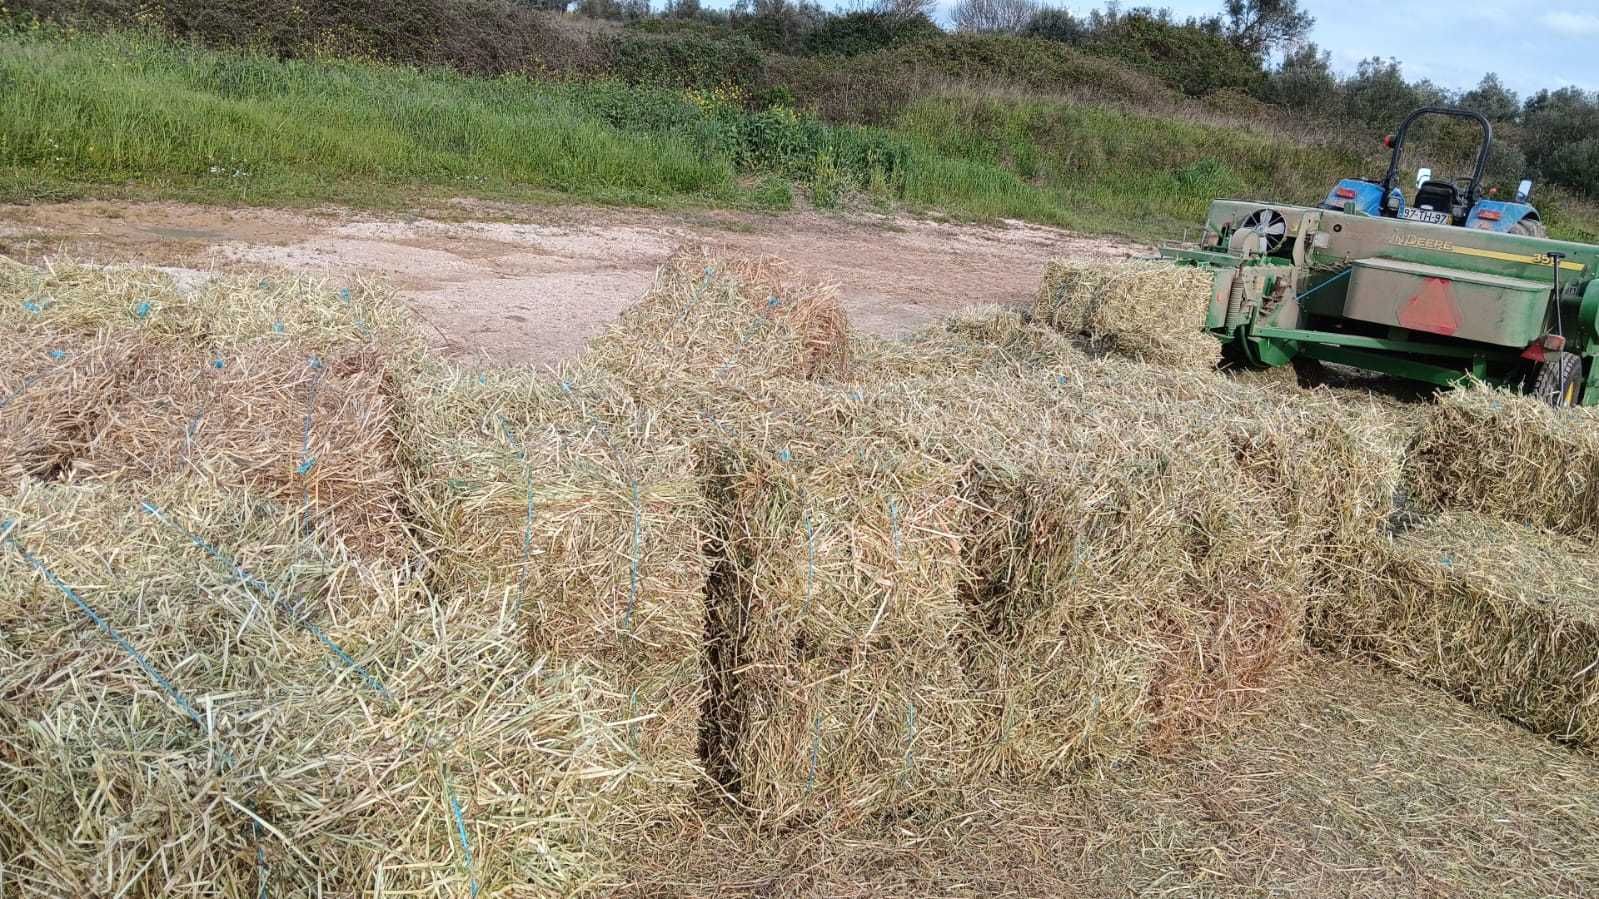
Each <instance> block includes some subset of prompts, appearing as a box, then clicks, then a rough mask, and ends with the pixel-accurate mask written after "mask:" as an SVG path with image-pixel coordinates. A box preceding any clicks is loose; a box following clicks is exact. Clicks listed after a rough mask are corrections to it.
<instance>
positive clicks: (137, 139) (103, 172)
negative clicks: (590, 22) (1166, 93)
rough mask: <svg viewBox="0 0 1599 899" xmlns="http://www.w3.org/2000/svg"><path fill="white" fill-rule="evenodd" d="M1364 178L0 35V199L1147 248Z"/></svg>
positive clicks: (918, 125)
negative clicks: (904, 218) (932, 217)
mask: <svg viewBox="0 0 1599 899" xmlns="http://www.w3.org/2000/svg"><path fill="white" fill-rule="evenodd" d="M1364 167H1365V166H1364V161H1363V160H1361V159H1359V158H1357V157H1356V156H1355V155H1354V154H1352V153H1351V152H1350V151H1349V150H1348V149H1341V148H1338V147H1336V146H1332V145H1325V146H1322V145H1310V144H1306V143H1303V142H1301V141H1298V140H1295V139H1292V138H1290V137H1287V136H1284V135H1280V134H1271V133H1256V132H1251V131H1248V130H1244V129H1241V128H1239V127H1236V126H1223V125H1217V124H1204V123H1199V122H1193V121H1187V120H1179V119H1172V118H1169V117H1161V116H1154V115H1143V114H1138V113H1134V112H1129V111H1125V110H1123V109H1118V108H1114V107H1109V106H1101V105H1095V104H1088V103H1082V102H1076V101H1068V100H1064V99H1040V98H1036V97H1025V96H1020V97H1019V96H1014V95H1004V94H1000V93H995V92H982V91H977V90H973V89H961V88H949V89H946V90H944V91H941V92H937V93H933V94H930V95H927V96H924V97H922V98H921V99H918V100H915V101H914V102H911V103H910V104H909V105H907V106H905V107H904V108H903V109H901V110H900V111H899V112H898V113H897V114H896V115H894V116H893V117H892V118H891V119H890V120H889V121H887V122H886V123H885V124H884V125H883V126H881V127H879V126H864V125H833V124H827V123H824V122H822V121H819V120H817V119H814V118H812V117H810V116H807V115H805V114H802V113H797V112H795V111H794V110H792V109H790V108H787V107H785V106H782V105H775V106H769V107H767V108H765V109H754V108H752V107H751V104H750V103H749V102H748V98H747V97H743V96H740V95H738V94H737V93H736V92H727V91H723V92H717V91H677V90H671V89H667V88H651V87H642V86H633V85H623V84H620V83H617V82H606V81H598V82H596V81H577V82H572V81H541V80H535V79H530V78H527V77H524V76H520V75H507V76H502V77H498V78H476V77H471V76H467V75H463V74H460V73H457V72H453V71H449V70H444V69H427V70H423V69H415V68H407V67H400V66H393V65H382V64H375V63H366V62H354V61H349V60H336V59H326V58H323V59H312V60H285V59H280V58H277V57H273V56H267V55H258V54H251V53H243V52H233V51H215V50H205V49H200V48H197V47H194V46H191V45H183V44H175V43H171V42H166V41H162V40H159V39H156V38H151V37H146V36H140V35H133V34H102V35H63V34H60V33H53V32H37V31H35V32H29V33H13V34H9V35H4V36H0V200H7V201H35V200H43V199H60V198H67V197H75V196H159V197H174V198H181V199H192V200H206V201H218V202H236V203H252V204H315V203H324V202H335V203H345V204H352V205H358V206H401V205H416V204H418V203H419V202H422V203H425V202H427V201H428V200H429V199H442V198H447V197H451V196H461V195H471V196H481V197H488V198H504V199H531V200H575V201H585V202H600V203H618V204H634V205H694V206H717V207H740V208H767V209H783V208H788V207H790V206H791V205H792V204H793V203H795V202H808V203H811V204H813V205H815V206H818V207H822V208H829V207H834V206H837V205H840V204H849V205H862V204H865V205H873V206H878V207H902V208H908V209H911V210H913V211H923V212H928V211H940V212H942V213H945V214H948V215H951V216H955V217H959V218H979V219H984V218H996V217H1007V218H1020V219H1026V220H1030V221H1036V222H1043V223H1049V224H1057V225H1063V226H1067V227H1074V228H1081V229H1089V230H1097V231H1112V232H1121V233H1126V234H1130V235H1134V236H1139V237H1163V236H1173V235H1177V234H1180V233H1181V231H1182V230H1183V228H1184V227H1193V226H1194V225H1196V224H1197V223H1198V222H1199V221H1200V220H1201V219H1202V217H1203V214H1204V210H1205V207H1206V204H1207V203H1208V202H1209V201H1210V200H1211V199H1212V198H1213V197H1216V196H1219V195H1228V194H1231V195H1245V196H1259V197H1262V198H1275V199H1282V200H1291V201H1300V202H1306V201H1314V200H1316V199H1318V198H1319V197H1320V196H1322V192H1323V191H1324V190H1325V189H1326V185H1328V184H1330V183H1331V182H1332V181H1334V180H1336V179H1337V177H1339V176H1341V175H1342V174H1345V173H1349V172H1357V171H1361V170H1363V168H1364ZM796 197H797V198H798V199H797V200H796ZM1557 224H1558V222H1557ZM1585 230H1586V231H1588V233H1591V229H1587V228H1586V226H1580V225H1575V224H1573V223H1570V222H1569V221H1568V222H1567V223H1566V231H1567V233H1568V234H1572V235H1573V236H1580V234H1581V233H1583V232H1584V231H1585Z"/></svg>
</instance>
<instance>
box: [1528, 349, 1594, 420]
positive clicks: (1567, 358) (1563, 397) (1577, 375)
mask: <svg viewBox="0 0 1599 899" xmlns="http://www.w3.org/2000/svg"><path fill="white" fill-rule="evenodd" d="M1532 392H1533V395H1534V396H1536V397H1538V398H1539V399H1541V400H1543V401H1544V402H1546V403H1548V404H1549V405H1551V406H1554V407H1555V408H1556V409H1565V408H1569V407H1571V406H1575V405H1577V403H1579V402H1581V401H1582V358H1581V357H1579V356H1577V355H1576V354H1575V353H1551V354H1549V356H1548V357H1546V358H1545V359H1544V361H1543V362H1542V363H1541V364H1539V366H1538V379H1537V380H1536V381H1534V382H1533V385H1532Z"/></svg>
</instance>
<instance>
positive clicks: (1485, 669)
mask: <svg viewBox="0 0 1599 899" xmlns="http://www.w3.org/2000/svg"><path fill="white" fill-rule="evenodd" d="M1592 556H1593V552H1592V549H1591V547H1588V546H1586V545H1585V544H1583V543H1582V542H1581V541H1577V540H1573V539H1571V538H1569V537H1563V536H1560V535H1558V534H1552V533H1549V532H1547V531H1539V530H1536V529H1534V528H1528V527H1524V526H1522V525H1517V524H1510V523H1505V522H1500V521H1495V520H1493V519H1490V518H1488V517H1486V516H1482V515H1476V514H1472V513H1463V512H1450V513H1446V514H1444V515H1442V516H1440V517H1439V518H1438V519H1436V520H1435V521H1432V522H1429V523H1427V524H1424V525H1422V526H1420V527H1416V528H1413V529H1411V530H1408V531H1406V532H1404V533H1403V534H1401V535H1399V536H1397V537H1395V538H1394V539H1393V540H1392V541H1390V542H1389V543H1388V544H1387V546H1386V547H1385V552H1384V553H1383V558H1382V559H1381V562H1380V564H1378V565H1376V566H1373V567H1372V568H1371V569H1370V570H1369V571H1367V572H1366V573H1365V576H1364V577H1363V578H1362V579H1361V581H1360V584H1359V589H1357V590H1355V591H1353V592H1352V593H1351V594H1350V595H1349V596H1347V597H1345V598H1344V599H1343V601H1342V602H1337V603H1327V604H1325V605H1322V606H1319V607H1318V608H1317V611H1316V614H1315V615H1313V617H1312V619H1311V627H1312V636H1313V639H1315V641H1316V642H1317V643H1318V644H1319V645H1322V646H1324V647H1327V648H1330V649H1334V650H1337V651H1340V652H1344V653H1348V654H1353V655H1359V656H1364V657H1368V658H1373V659H1376V660H1378V661H1381V662H1383V663H1384V664H1387V665H1389V666H1392V667H1394V668H1396V669H1398V670H1400V671H1403V672H1405V673H1406V674H1409V675H1411V676H1412V677H1415V678H1417V679H1419V680H1422V681H1426V682H1429V683H1432V684H1436V685H1438V686H1441V687H1443V688H1445V689H1447V690H1449V691H1450V692H1452V693H1454V694H1455V695H1457V696H1459V697H1460V698H1462V699H1464V700H1466V701H1468V702H1472V703H1475V704H1477V705H1480V706H1482V707H1484V708H1486V709H1489V710H1491V711H1493V712H1495V713H1497V714H1500V715H1504V716H1506V717H1508V718H1513V719H1515V720H1517V721H1520V722H1521V723H1523V724H1524V725H1526V726H1527V727H1529V728H1531V729H1533V730H1535V731H1537V732H1538V733H1541V734H1546V735H1549V736H1551V737H1554V738H1556V739H1558V740H1561V741H1565V742H1570V743H1574V744H1576V745H1579V746H1583V747H1586V748H1589V749H1594V748H1599V678H1596V677H1595V676H1594V675H1595V661H1596V660H1599V601H1596V600H1595V597H1594V584H1596V583H1599V564H1596V563H1595V562H1594V561H1593V559H1592Z"/></svg>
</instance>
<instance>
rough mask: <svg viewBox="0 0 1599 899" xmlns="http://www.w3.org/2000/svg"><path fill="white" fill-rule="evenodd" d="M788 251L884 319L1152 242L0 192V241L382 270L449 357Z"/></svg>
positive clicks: (837, 218)
mask: <svg viewBox="0 0 1599 899" xmlns="http://www.w3.org/2000/svg"><path fill="white" fill-rule="evenodd" d="M694 244H697V245H701V246H704V247H706V248H707V249H710V250H712V251H713V252H730V253H739V254H763V255H774V256H779V257H782V258H784V259H786V260H788V261H789V262H790V263H792V264H793V266H794V268H795V269H796V270H797V271H798V273H800V274H802V275H806V276H810V277H815V278H820V279H824V280H827V281H831V282H834V283H836V284H838V285H839V288H840V293H841V296H842V298H843V300H844V304H845V307H846V308H847V309H848V311H849V314H850V318H851V321H852V322H853V323H854V324H855V325H856V326H857V327H859V328H861V329H863V330H866V331H870V332H873V333H877V334H881V335H884V336H898V335H902V334H904V333H907V332H909V331H911V330H914V329H915V328H916V327H918V326H919V325H922V324H925V323H927V322H929V321H931V320H933V319H935V318H937V317H939V316H942V315H944V314H946V313H948V312H950V311H952V310H954V309H958V308H960V307H962V306H968V305H972V304H977V303H1003V304H1014V303H1021V302H1025V301H1027V300H1028V299H1030V298H1031V297H1032V294H1033V292H1034V291H1035V290H1036V289H1037V287H1038V282H1039V278H1040V276H1041V274H1042V272H1043V267H1044V263H1045V261H1046V260H1048V259H1050V258H1053V257H1057V256H1069V257H1077V258H1089V259H1125V258H1128V257H1131V256H1136V255H1142V254H1147V253H1149V252H1150V251H1151V248H1150V247H1145V246H1140V245H1137V244H1133V243H1129V242H1126V241H1122V240H1119V239H1116V238H1103V237H1083V236H1078V235H1073V234H1070V233H1068V232H1065V231H1060V230H1057V229H1053V228H1044V227H1039V226H1036V225H1027V224H1022V223H1019V222H1005V223H1001V224H998V225H965V224H946V223H938V222H929V221H922V220H914V219H906V218H891V217H886V216H864V215H851V216H842V215H822V214H817V213H791V214H786V215H782V216H766V215H755V214H750V213H724V212H718V213H707V212H695V213H689V212H657V211H648V210H618V209H596V208H584V207H538V206H526V207H507V206H498V205H494V206H491V205H486V204H477V203H472V204H466V203H462V204H458V205H457V206H454V207H452V208H450V209H447V210H443V211H442V214H438V213H436V217H433V218H417V217H406V218H402V217H396V216H387V217H384V216H378V215H369V214H362V213H353V212H348V211H328V212H314V213H308V212H292V211H285V210H275V209H224V208H218V207H209V206H195V205H187V204H181V203H118V202H105V201H90V202H79V203H63V204H54V205H47V206H0V252H5V253H9V254H11V255H13V256H20V257H24V258H30V259H32V258H37V257H41V256H47V255H54V254H64V255H69V256H72V257H74V258H77V259H80V260H92V261H95V262H142V263H147V264H152V265H163V266H173V267H179V268H186V269H196V270H200V271H205V270H210V269H215V268H224V267H228V266H236V265H270V266H274V267H286V268H291V269H297V270H305V271H314V272H328V273H336V274H339V275H345V276H348V275H349V274H351V273H354V272H362V273H368V274H372V275H376V276H379V277H382V278H384V279H385V280H387V281H389V282H390V283H393V284H395V285H396V286H398V287H399V289H400V290H401V291H402V294H403V295H404V297H405V299H406V300H407V301H408V302H409V303H410V304H411V305H412V307H413V308H414V309H415V310H416V311H417V313H418V314H419V315H420V316H422V317H423V318H424V319H425V320H427V321H428V322H429V323H430V324H432V325H433V326H434V328H435V329H436V330H437V331H438V333H439V343H440V348H441V349H442V350H443V351H444V352H446V353H447V354H449V355H452V356H456V357H479V358H483V359H484V360H485V361H490V362H498V363H524V364H547V363H553V362H558V361H560V360H562V359H565V358H570V357H572V356H574V355H576V354H577V352H578V351H580V350H581V349H582V347H583V344H584V342H585V341H586V340H587V339H588V338H590V337H592V336H593V335H595V334H597V333H598V332H599V331H600V330H601V329H603V328H604V327H605V325H606V324H607V323H609V322H610V321H611V320H613V319H614V318H615V317H616V315H617V313H619V312H620V311H621V310H622V309H624V308H626V307H627V306H628V305H630V304H631V303H633V302H635V301H637V300H638V298H639V297H640V296H642V295H643V293H644V291H645V290H646V289H647V288H648V286H649V284H650V280H651V278H652V277H653V275H654V272H655V269H656V267H657V266H658V265H660V263H661V262H663V261H664V260H665V259H666V258H667V257H668V256H669V255H670V254H671V253H672V252H673V251H674V250H675V249H677V248H678V247H680V246H683V245H694Z"/></svg>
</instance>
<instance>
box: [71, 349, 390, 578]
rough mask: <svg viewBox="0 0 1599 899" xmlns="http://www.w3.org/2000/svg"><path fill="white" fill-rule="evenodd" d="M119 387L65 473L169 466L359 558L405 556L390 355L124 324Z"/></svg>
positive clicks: (125, 472)
mask: <svg viewBox="0 0 1599 899" xmlns="http://www.w3.org/2000/svg"><path fill="white" fill-rule="evenodd" d="M118 339H120V340H121V341H123V342H124V343H125V345H126V347H127V364H126V365H125V366H124V367H123V368H122V370H120V371H119V372H118V374H119V378H120V388H121V389H120V390H119V392H118V396H117V398H116V400H115V401H114V402H108V403H107V404H106V405H105V406H104V408H103V409H101V410H100V413H99V416H98V419H97V421H96V422H95V424H94V427H93V430H92V437H91V439H90V440H89V441H88V445H87V446H85V447H84V448H83V449H82V450H81V452H80V453H79V454H78V455H77V456H76V457H75V458H74V459H73V460H72V464H71V467H70V470H69V471H68V476H69V477H70V478H71V479H73V480H75V481H83V482H90V481H116V480H127V479H130V478H131V479H137V480H160V479H164V478H168V477H172V476H175V475H178V474H185V475H187V476H190V477H193V478H196V479H200V480H205V481H208V482H210V483H213V484H216V485H219V486H224V487H249V488H251V489H253V490H255V491H256V492H258V493H261V494H263V495H266V496H269V497H271V498H272V499H274V500H276V501H278V502H280V503H282V504H283V505H284V506H287V507H292V508H300V509H302V510H303V511H304V514H305V517H306V526H308V527H324V526H325V527H326V528H327V529H328V530H330V531H331V532H332V533H333V534H335V535H336V536H337V537H338V538H339V539H341V540H343V541H345V542H346V543H347V544H348V545H349V546H350V547H351V548H353V549H355V550H357V551H358V552H360V553H361V554H362V555H364V556H366V557H368V558H381V559H384V560H387V561H390V562H399V561H401V560H403V559H406V558H409V557H411V556H413V555H415V554H416V551H417V548H416V546H415V543H414V540H413V537H412V535H411V533H410V529H409V527H408V525H407V522H406V516H405V508H404V497H403V496H402V494H401V490H400V480H401V478H400V474H399V459H398V445H397V438H396V435H395V433H394V421H393V401H392V399H391V392H392V391H391V388H390V383H389V382H390V379H391V378H392V376H393V372H392V371H391V369H390V368H389V363H388V361H387V360H386V359H385V358H384V357H383V356H382V355H380V354H378V353H376V352H375V351H371V350H366V351H357V352H352V353H348V354H340V355H337V356H323V355H319V354H317V353H315V352H314V351H311V350H308V349H307V348H305V347H302V346H299V345H296V344H293V343H288V342H278V341H271V342H266V341H263V342H257V343H254V344H249V345H243V346H237V347H233V348H230V349H228V350H226V351H223V352H216V351H211V350H204V349H198V348H187V347H180V346H175V345H170V344H168V343H165V342H162V341H158V340H155V339H152V338H151V337H150V336H149V335H147V334H144V333H142V332H122V333H120V334H119V335H118Z"/></svg>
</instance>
